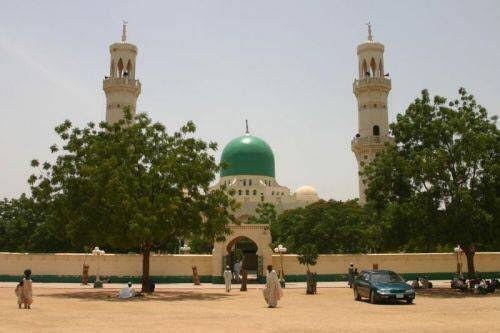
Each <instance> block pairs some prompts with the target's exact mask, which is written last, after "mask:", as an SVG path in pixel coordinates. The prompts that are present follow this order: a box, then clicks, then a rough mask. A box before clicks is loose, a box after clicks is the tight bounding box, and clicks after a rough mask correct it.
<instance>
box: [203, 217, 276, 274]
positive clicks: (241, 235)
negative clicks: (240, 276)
mask: <svg viewBox="0 0 500 333" xmlns="http://www.w3.org/2000/svg"><path fill="white" fill-rule="evenodd" d="M230 229H231V234H230V235H228V236H226V240H225V241H223V242H216V243H215V244H214V250H213V254H212V272H213V275H214V277H215V279H214V282H218V280H221V279H222V273H223V271H224V268H225V266H226V265H230V267H232V265H233V263H234V261H235V257H236V252H237V251H238V250H239V252H240V253H241V254H242V255H244V257H245V260H244V261H245V264H244V265H245V267H244V268H246V269H247V270H248V272H249V273H250V274H256V275H257V278H259V277H263V276H264V267H266V266H267V265H271V264H272V259H273V258H272V255H273V253H272V251H271V247H270V244H271V232H270V230H269V225H267V224H240V225H231V226H230Z"/></svg>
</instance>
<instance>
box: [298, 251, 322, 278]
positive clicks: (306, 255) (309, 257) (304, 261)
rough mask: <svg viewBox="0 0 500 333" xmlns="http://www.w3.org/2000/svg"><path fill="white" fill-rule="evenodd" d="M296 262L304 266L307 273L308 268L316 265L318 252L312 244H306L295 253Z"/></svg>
mask: <svg viewBox="0 0 500 333" xmlns="http://www.w3.org/2000/svg"><path fill="white" fill-rule="evenodd" d="M297 255H298V257H297V260H298V261H299V264H301V265H306V267H307V272H308V273H309V272H310V270H309V266H314V265H316V263H317V261H318V250H317V249H316V246H314V245H312V244H306V245H303V246H301V247H300V249H299V250H298V251H297Z"/></svg>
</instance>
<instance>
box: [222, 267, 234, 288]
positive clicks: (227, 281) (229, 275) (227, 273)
mask: <svg viewBox="0 0 500 333" xmlns="http://www.w3.org/2000/svg"><path fill="white" fill-rule="evenodd" d="M232 278H233V273H231V269H230V268H229V266H226V270H225V271H224V283H225V284H226V291H227V292H230V291H231V279H232Z"/></svg>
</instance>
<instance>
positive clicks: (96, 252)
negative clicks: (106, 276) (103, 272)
mask: <svg viewBox="0 0 500 333" xmlns="http://www.w3.org/2000/svg"><path fill="white" fill-rule="evenodd" d="M105 253H106V252H105V251H104V250H100V249H99V247H98V246H96V247H94V249H93V250H92V255H93V256H97V270H96V274H95V282H94V288H102V282H101V278H100V276H99V270H100V264H99V257H100V256H102V255H104V254H105Z"/></svg>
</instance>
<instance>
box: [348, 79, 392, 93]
mask: <svg viewBox="0 0 500 333" xmlns="http://www.w3.org/2000/svg"><path fill="white" fill-rule="evenodd" d="M372 88H379V89H383V90H386V91H389V90H391V79H389V78H387V77H364V78H362V79H359V80H354V83H353V84H352V90H353V91H354V93H355V94H356V93H357V92H360V91H364V90H370V89H372Z"/></svg>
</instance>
